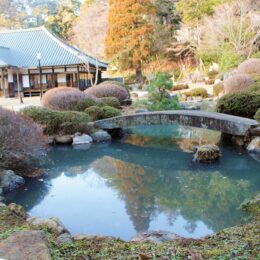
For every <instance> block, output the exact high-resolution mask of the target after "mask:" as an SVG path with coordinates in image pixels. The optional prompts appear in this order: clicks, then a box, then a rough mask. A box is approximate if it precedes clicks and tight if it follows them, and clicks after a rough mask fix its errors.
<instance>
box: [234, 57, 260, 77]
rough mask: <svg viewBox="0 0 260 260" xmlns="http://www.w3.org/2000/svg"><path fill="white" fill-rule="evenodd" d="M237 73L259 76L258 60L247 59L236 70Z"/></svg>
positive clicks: (259, 63)
mask: <svg viewBox="0 0 260 260" xmlns="http://www.w3.org/2000/svg"><path fill="white" fill-rule="evenodd" d="M237 71H238V73H241V74H243V73H245V74H258V75H260V59H248V60H246V61H244V62H242V63H241V64H240V65H239V66H238V68H237Z"/></svg>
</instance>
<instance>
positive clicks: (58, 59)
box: [0, 27, 107, 68]
mask: <svg viewBox="0 0 260 260" xmlns="http://www.w3.org/2000/svg"><path fill="white" fill-rule="evenodd" d="M0 46H1V47H0V66H1V64H2V66H3V65H4V64H8V65H11V66H17V67H20V68H33V67H37V66H38V61H37V58H36V53H38V52H39V53H41V65H42V66H43V67H48V66H59V65H75V64H82V63H83V62H84V61H88V62H89V64H90V65H95V64H96V60H95V59H94V58H92V57H91V56H88V55H86V54H85V53H83V52H81V51H80V50H77V49H76V48H74V47H72V46H70V45H68V44H67V43H65V42H63V41H62V40H60V39H59V38H57V37H56V36H54V35H53V34H51V33H50V32H49V31H48V30H47V29H46V28H45V27H38V28H33V29H26V30H14V31H4V32H0ZM4 47H5V48H4ZM8 53H9V55H8ZM98 65H99V67H101V68H106V67H107V63H105V62H101V61H98Z"/></svg>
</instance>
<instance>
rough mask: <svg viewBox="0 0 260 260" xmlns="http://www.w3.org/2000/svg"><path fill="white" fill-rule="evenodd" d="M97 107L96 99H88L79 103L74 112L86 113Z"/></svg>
mask: <svg viewBox="0 0 260 260" xmlns="http://www.w3.org/2000/svg"><path fill="white" fill-rule="evenodd" d="M97 105H98V102H97V101H95V100H94V99H89V98H87V99H83V100H81V101H79V103H78V104H77V105H76V106H75V108H74V109H73V110H75V111H84V110H85V109H86V108H88V107H92V106H97Z"/></svg>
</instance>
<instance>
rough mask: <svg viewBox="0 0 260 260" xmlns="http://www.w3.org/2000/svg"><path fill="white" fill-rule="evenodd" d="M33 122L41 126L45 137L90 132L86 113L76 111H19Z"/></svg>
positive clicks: (38, 109)
mask: <svg viewBox="0 0 260 260" xmlns="http://www.w3.org/2000/svg"><path fill="white" fill-rule="evenodd" d="M21 112H22V113H23V114H24V115H26V116H27V117H29V118H31V119H32V120H33V121H34V122H36V123H38V124H40V125H42V127H43V129H44V133H45V134H47V135H56V134H75V133H76V132H81V133H89V132H91V131H92V129H91V128H90V126H88V122H90V117H89V116H88V115H87V114H86V113H82V112H76V111H56V110H52V109H48V108H43V107H27V108H24V109H23V110H22V111H21Z"/></svg>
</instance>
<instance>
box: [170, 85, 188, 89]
mask: <svg viewBox="0 0 260 260" xmlns="http://www.w3.org/2000/svg"><path fill="white" fill-rule="evenodd" d="M188 88H189V85H187V84H177V85H175V86H173V88H172V89H171V91H178V90H183V89H188Z"/></svg>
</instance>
